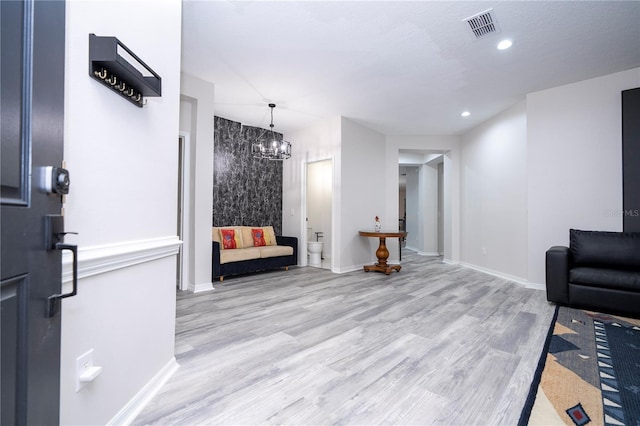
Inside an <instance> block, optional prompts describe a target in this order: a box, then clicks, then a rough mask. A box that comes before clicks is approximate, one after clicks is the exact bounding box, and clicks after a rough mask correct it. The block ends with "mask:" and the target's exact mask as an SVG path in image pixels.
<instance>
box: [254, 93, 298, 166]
mask: <svg viewBox="0 0 640 426" xmlns="http://www.w3.org/2000/svg"><path fill="white" fill-rule="evenodd" d="M275 107H276V104H269V108H271V124H269V127H270V128H271V131H270V132H271V134H270V136H269V137H268V139H269V140H268V142H266V143H265V142H263V141H262V140H258V141H257V142H254V143H252V144H251V154H253V157H254V158H263V159H267V160H285V159H287V158H289V157H291V144H290V143H289V142H287V141H285V140H284V139H283V140H281V141H279V140H277V139H276V134H275V133H274V132H273V109H274V108H275ZM260 139H262V135H261V136H260Z"/></svg>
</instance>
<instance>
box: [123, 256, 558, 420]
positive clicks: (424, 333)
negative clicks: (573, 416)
mask: <svg viewBox="0 0 640 426" xmlns="http://www.w3.org/2000/svg"><path fill="white" fill-rule="evenodd" d="M402 265H403V266H402V271H401V272H399V273H395V272H394V273H392V274H391V275H389V276H386V275H384V274H380V273H375V272H369V273H365V272H362V271H357V272H352V273H347V274H333V273H331V272H330V271H327V270H323V269H316V268H311V267H306V268H292V269H290V270H289V271H286V272H285V271H273V272H266V273H261V274H255V275H249V276H243V277H236V278H227V279H225V281H224V282H223V283H216V284H215V287H216V290H215V291H213V292H208V293H200V294H188V293H179V294H178V299H177V324H176V359H177V360H178V363H179V364H180V366H181V367H180V369H179V370H178V371H177V372H176V373H175V375H174V376H173V377H172V378H171V379H170V380H169V382H168V383H167V384H166V385H165V386H164V388H163V390H162V391H161V393H160V394H158V395H157V396H156V397H155V398H154V399H153V400H152V401H151V403H150V404H149V405H148V406H147V407H146V408H145V409H144V411H143V412H142V413H141V414H140V415H139V416H138V417H137V419H136V420H135V424H140V425H142V424H154V425H155V424H179V425H196V424H217V425H218V424H219V425H243V424H296V425H299V424H309V425H329V424H331V425H334V424H339V425H346V424H361V425H365V424H366V425H369V424H412V425H430V424H443V425H515V424H517V422H518V418H519V416H520V412H521V410H522V407H523V404H524V401H525V399H526V396H527V393H528V391H529V385H530V383H531V380H532V377H533V373H534V371H535V368H536V365H537V362H538V358H539V357H540V353H541V350H542V346H543V343H544V339H545V337H546V333H547V330H548V327H549V324H550V321H551V318H552V316H553V306H552V305H550V304H549V303H548V302H547V301H546V299H545V294H544V292H543V291H538V290H532V289H527V288H524V287H523V286H521V285H519V284H515V283H513V282H510V281H506V280H502V279H499V278H495V277H493V276H490V275H486V274H483V273H480V272H477V271H474V270H471V269H468V268H464V267H461V266H455V265H449V264H444V263H442V262H441V261H440V259H439V258H429V257H422V256H419V255H417V254H415V253H413V252H410V251H407V250H403V261H402Z"/></svg>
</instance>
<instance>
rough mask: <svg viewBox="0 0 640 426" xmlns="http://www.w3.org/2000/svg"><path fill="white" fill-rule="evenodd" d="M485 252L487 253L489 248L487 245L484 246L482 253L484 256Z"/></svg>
mask: <svg viewBox="0 0 640 426" xmlns="http://www.w3.org/2000/svg"><path fill="white" fill-rule="evenodd" d="M485 254H487V248H486V247H482V255H483V256H484V255H485Z"/></svg>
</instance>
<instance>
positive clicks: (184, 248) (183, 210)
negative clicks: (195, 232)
mask: <svg viewBox="0 0 640 426" xmlns="http://www.w3.org/2000/svg"><path fill="white" fill-rule="evenodd" d="M189 143H190V142H189V134H188V133H184V132H180V134H179V136H178V190H177V203H176V206H177V212H176V213H177V214H176V217H177V221H176V234H177V235H178V238H179V239H180V241H182V244H181V245H180V248H179V249H178V255H177V256H176V258H177V259H176V262H177V263H176V288H177V289H178V290H182V291H185V290H188V288H189V262H190V253H191V249H190V247H191V241H192V238H191V235H192V233H191V232H190V224H191V223H192V222H191V220H190V216H191V214H190V207H189V206H190V199H191V192H190V191H191V188H192V185H191V179H190V174H189V170H190V166H189V164H190V152H191V149H190V146H189Z"/></svg>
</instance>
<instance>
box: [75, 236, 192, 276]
mask: <svg viewBox="0 0 640 426" xmlns="http://www.w3.org/2000/svg"><path fill="white" fill-rule="evenodd" d="M181 244H182V241H180V240H179V239H178V237H177V236H169V237H161V238H152V239H148V240H139V241H127V242H122V243H117V244H108V245H101V246H93V247H82V246H80V247H78V279H82V278H87V277H91V276H93V275H98V274H104V273H107V272H111V271H114V270H117V269H121V268H127V267H129V266H133V265H137V264H140V263H145V262H150V261H152V260H156V259H161V258H163V257H168V256H175V255H176V254H178V250H179V248H180V245H181ZM72 260H73V259H72V255H71V254H70V253H68V252H66V251H65V252H64V253H63V255H62V283H63V284H66V283H71V281H72V273H71V263H72Z"/></svg>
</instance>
